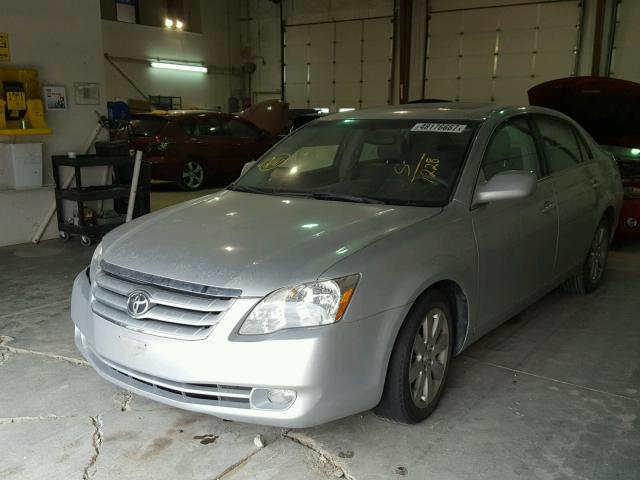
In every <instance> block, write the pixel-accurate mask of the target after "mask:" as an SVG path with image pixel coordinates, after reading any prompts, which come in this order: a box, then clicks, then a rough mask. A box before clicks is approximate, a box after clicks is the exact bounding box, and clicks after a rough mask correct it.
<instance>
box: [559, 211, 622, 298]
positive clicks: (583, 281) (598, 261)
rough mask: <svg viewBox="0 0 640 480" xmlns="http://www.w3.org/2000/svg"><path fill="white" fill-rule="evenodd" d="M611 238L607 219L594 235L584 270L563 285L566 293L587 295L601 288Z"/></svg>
mask: <svg viewBox="0 0 640 480" xmlns="http://www.w3.org/2000/svg"><path fill="white" fill-rule="evenodd" d="M610 238H611V228H610V227H609V222H608V221H607V219H606V218H603V219H602V220H601V221H600V224H599V225H598V228H596V233H595V234H594V235H593V240H592V241H591V246H590V247H589V252H588V253H587V258H586V259H585V261H584V264H583V266H582V268H581V269H580V271H579V272H578V273H576V274H575V275H573V276H572V277H571V278H569V279H568V280H567V281H566V282H565V283H564V284H563V285H562V288H563V289H564V291H565V292H568V293H575V294H580V295H586V294H587V293H591V292H593V291H594V290H595V289H597V288H598V287H599V286H600V284H601V283H602V278H603V277H604V271H605V269H606V267H607V257H608V255H609V240H610Z"/></svg>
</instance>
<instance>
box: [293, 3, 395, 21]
mask: <svg viewBox="0 0 640 480" xmlns="http://www.w3.org/2000/svg"><path fill="white" fill-rule="evenodd" d="M281 3H282V2H281ZM394 8H395V7H394ZM384 18H387V19H388V18H393V15H378V16H375V17H358V18H347V19H344V20H322V21H319V22H305V23H291V24H288V25H287V27H308V26H310V25H324V24H327V23H344V22H357V21H359V20H381V19H384Z"/></svg>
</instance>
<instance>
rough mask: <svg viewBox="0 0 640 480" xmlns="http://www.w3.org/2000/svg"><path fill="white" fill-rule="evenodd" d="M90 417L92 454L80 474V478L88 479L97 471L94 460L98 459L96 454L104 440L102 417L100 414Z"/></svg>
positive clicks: (98, 452) (98, 453)
mask: <svg viewBox="0 0 640 480" xmlns="http://www.w3.org/2000/svg"><path fill="white" fill-rule="evenodd" d="M89 418H91V423H92V424H93V427H94V428H95V430H94V432H93V435H92V437H91V442H92V444H93V455H92V456H91V460H89V464H88V465H87V466H86V467H84V473H83V475H82V480H90V479H92V478H93V477H94V475H95V474H96V472H97V470H98V469H97V467H96V462H97V461H98V456H99V455H100V450H101V449H102V442H103V441H104V437H103V434H102V425H103V424H102V417H101V416H100V414H98V415H96V416H95V417H89Z"/></svg>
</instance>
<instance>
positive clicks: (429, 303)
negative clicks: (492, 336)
mask: <svg viewBox="0 0 640 480" xmlns="http://www.w3.org/2000/svg"><path fill="white" fill-rule="evenodd" d="M452 321H453V318H452V315H451V308H450V307H449V301H448V299H447V297H446V296H445V295H444V294H442V293H441V292H440V291H438V290H432V291H429V292H427V293H426V294H425V295H423V296H422V297H421V298H420V299H419V300H418V301H417V302H416V303H415V305H414V306H413V308H412V309H411V311H410V312H409V314H408V316H407V318H406V320H405V322H404V325H403V326H402V328H401V329H400V333H399V334H398V338H397V339H396V343H395V345H394V347H393V352H392V353H391V359H390V361H389V368H388V370H387V379H386V382H385V386H384V392H383V393H382V399H381V400H380V403H379V404H378V406H377V407H376V409H375V412H376V413H377V414H379V415H381V416H383V417H387V418H389V419H391V420H395V421H398V422H402V423H418V422H421V421H422V420H424V419H425V418H427V417H428V416H429V415H431V413H432V412H433V411H434V410H435V408H436V406H437V405H438V402H439V401H440V397H441V396H442V392H443V391H444V387H445V382H446V379H447V375H448V373H449V364H450V363H451V357H452V352H453V334H452V332H453V324H452Z"/></svg>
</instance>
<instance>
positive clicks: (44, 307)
mask: <svg viewBox="0 0 640 480" xmlns="http://www.w3.org/2000/svg"><path fill="white" fill-rule="evenodd" d="M90 255H91V251H90V249H85V248H82V247H80V246H79V244H78V243H77V242H69V243H66V244H63V243H59V242H58V241H49V242H44V243H42V244H41V245H38V246H35V245H21V246H15V247H4V248H0V265H1V266H2V268H1V269H0V292H1V293H0V300H2V301H0V335H1V337H0V344H1V346H0V478H2V479H7V480H9V479H39V478H52V479H72V478H83V479H114V478H117V479H138V478H139V479H143V478H145V479H146V478H154V479H165V478H166V479H176V478H194V479H209V480H213V479H221V478H224V479H260V480H266V479H285V480H287V479H292V480H293V479H295V480H298V479H312V480H315V479H325V478H338V477H343V478H347V479H358V480H365V479H371V480H374V479H395V478H407V479H473V480H482V479H487V480H489V479H491V480H496V479H514V478H523V479H607V480H610V479H616V478H620V479H625V480H632V479H640V418H639V415H640V242H636V243H632V242H626V243H619V244H617V245H616V246H615V250H614V251H613V252H612V254H611V257H610V264H609V270H608V272H607V278H606V281H605V284H604V285H603V287H602V288H601V289H600V290H598V291H597V292H596V293H594V294H592V295H590V296H587V297H578V296H569V295H565V294H562V293H560V292H554V293H552V294H550V295H549V296H547V297H546V298H544V299H543V300H541V301H540V302H538V303H537V304H535V305H534V306H532V307H531V308H529V309H528V310H527V311H525V312H524V313H522V314H521V315H519V316H517V317H516V318H514V319H513V320H511V321H509V322H507V323H506V324H504V325H503V326H502V327H500V328H498V329H497V330H495V331H494V332H493V333H491V334H489V335H488V336H486V337H485V338H483V339H482V340H480V341H479V342H478V343H476V344H475V345H473V346H472V347H471V348H470V349H468V350H467V351H466V352H465V353H464V354H463V355H462V356H460V357H458V358H456V359H455V360H454V362H453V365H452V371H451V377H450V381H449V385H448V390H447V391H446V393H445V395H444V397H443V399H442V403H441V405H440V407H439V408H438V410H437V411H436V412H435V413H434V414H433V415H432V416H431V417H430V419H428V420H427V421H426V422H424V423H422V424H420V425H415V426H405V425H397V424H393V423H390V422H387V421H385V420H382V419H380V418H377V417H376V416H374V415H373V414H372V413H370V412H366V413H363V414H359V415H354V416H352V417H349V418H346V419H343V420H339V421H336V422H333V423H331V424H328V425H324V426H321V427H317V428H312V429H307V430H296V431H286V430H282V429H275V428H268V427H260V426H253V425H246V424H240V423H233V422H223V421H221V420H218V419H216V418H214V417H209V416H204V415H198V414H192V413H189V412H185V411H181V410H177V409H173V408H169V407H165V406H163V405H161V404H157V403H154V402H151V401H148V400H145V399H142V398H139V397H136V396H131V395H129V394H127V393H126V392H124V391H123V390H120V389H118V388H115V387H112V386H111V385H110V384H108V383H107V382H105V381H103V380H101V379H100V378H99V377H98V375H97V374H95V373H94V372H93V370H91V369H90V368H88V367H87V365H86V363H85V362H84V361H83V360H82V359H81V358H80V356H79V354H78V353H77V352H76V351H75V348H74V346H73V341H72V331H73V327H72V323H71V320H70V319H69V308H68V306H69V295H70V289H71V284H72V280H73V277H74V275H75V274H76V273H77V272H78V271H79V270H81V269H82V268H83V267H84V266H86V264H87V263H88V262H89V258H90ZM256 435H262V436H263V438H264V441H265V442H266V446H265V447H264V448H260V447H258V446H256V445H255V444H254V438H255V437H256Z"/></svg>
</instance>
